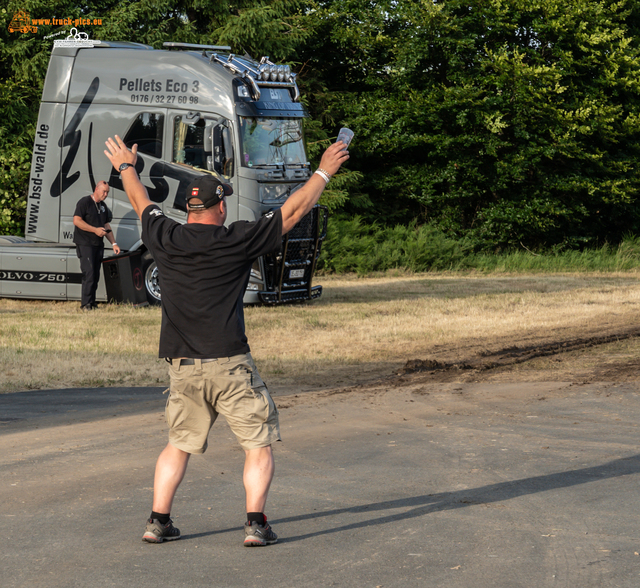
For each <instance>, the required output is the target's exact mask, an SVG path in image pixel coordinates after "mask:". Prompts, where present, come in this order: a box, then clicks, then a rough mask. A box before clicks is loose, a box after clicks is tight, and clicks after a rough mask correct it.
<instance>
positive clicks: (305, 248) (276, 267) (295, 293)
mask: <svg viewBox="0 0 640 588" xmlns="http://www.w3.org/2000/svg"><path fill="white" fill-rule="evenodd" d="M328 218H329V213H328V210H327V207H326V206H319V205H316V206H314V207H313V208H312V209H311V211H310V212H309V213H308V214H307V215H306V216H305V217H303V218H302V220H301V221H300V222H299V223H298V224H297V225H296V226H295V227H294V228H293V229H291V231H289V233H288V234H286V235H285V236H284V237H282V248H281V250H280V251H279V252H278V253H272V254H269V255H265V257H264V269H265V282H266V291H263V292H259V293H258V296H259V298H260V301H261V302H263V303H264V304H281V303H283V302H296V301H302V300H312V299H314V298H319V297H320V296H321V295H322V286H315V287H314V286H312V284H311V282H312V280H313V273H314V271H315V269H316V263H317V262H318V257H319V256H320V249H321V247H322V241H323V240H324V238H325V236H326V235H327V220H328Z"/></svg>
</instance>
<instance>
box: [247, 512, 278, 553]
mask: <svg viewBox="0 0 640 588" xmlns="http://www.w3.org/2000/svg"><path fill="white" fill-rule="evenodd" d="M277 542H278V536H277V535H276V534H275V533H274V532H273V529H272V528H271V526H270V525H269V523H267V517H265V520H264V527H263V526H262V525H259V524H258V523H256V522H253V523H250V522H249V521H247V522H246V523H245V524H244V546H245V547H264V546H265V545H272V544H273V543H277Z"/></svg>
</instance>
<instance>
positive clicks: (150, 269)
mask: <svg viewBox="0 0 640 588" xmlns="http://www.w3.org/2000/svg"><path fill="white" fill-rule="evenodd" d="M142 274H143V276H144V290H145V292H146V294H147V302H148V303H149V304H150V305H151V306H160V301H161V296H160V283H159V282H158V266H157V265H156V262H155V260H154V259H153V257H151V253H149V252H148V251H146V252H145V253H143V254H142Z"/></svg>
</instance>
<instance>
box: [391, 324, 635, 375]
mask: <svg viewBox="0 0 640 588" xmlns="http://www.w3.org/2000/svg"><path fill="white" fill-rule="evenodd" d="M637 337H640V327H630V328H628V329H623V330H616V331H613V332H609V333H603V334H600V335H587V336H584V337H577V338H572V339H565V340H557V341H551V342H548V343H542V342H541V343H537V344H531V345H523V346H520V345H511V346H509V347H504V348H502V349H498V350H496V351H480V352H479V353H478V354H477V356H476V357H471V358H468V359H462V360H456V361H451V362H447V361H439V360H435V359H411V360H409V361H407V362H406V363H405V365H404V366H403V367H402V368H401V369H400V370H399V371H398V372H397V373H396V376H405V375H409V374H415V373H419V372H430V373H433V374H437V373H443V372H450V371H460V370H476V371H488V370H493V369H497V368H502V367H509V366H513V365H517V364H522V363H526V362H528V361H531V360H533V359H536V358H539V357H549V356H554V355H559V354H561V353H568V352H571V351H580V350H583V349H589V348H592V347H597V346H600V345H606V344H608V343H615V342H618V341H624V340H627V339H634V338H637Z"/></svg>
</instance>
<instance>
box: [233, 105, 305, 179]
mask: <svg viewBox="0 0 640 588" xmlns="http://www.w3.org/2000/svg"><path fill="white" fill-rule="evenodd" d="M240 140H241V141H242V158H241V159H242V165H243V166H244V167H280V166H282V165H284V166H286V167H289V166H293V167H296V166H302V165H305V163H306V162H307V157H306V154H305V149H304V135H303V132H302V120H300V119H290V118H289V119H281V118H257V117H244V116H241V117H240Z"/></svg>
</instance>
